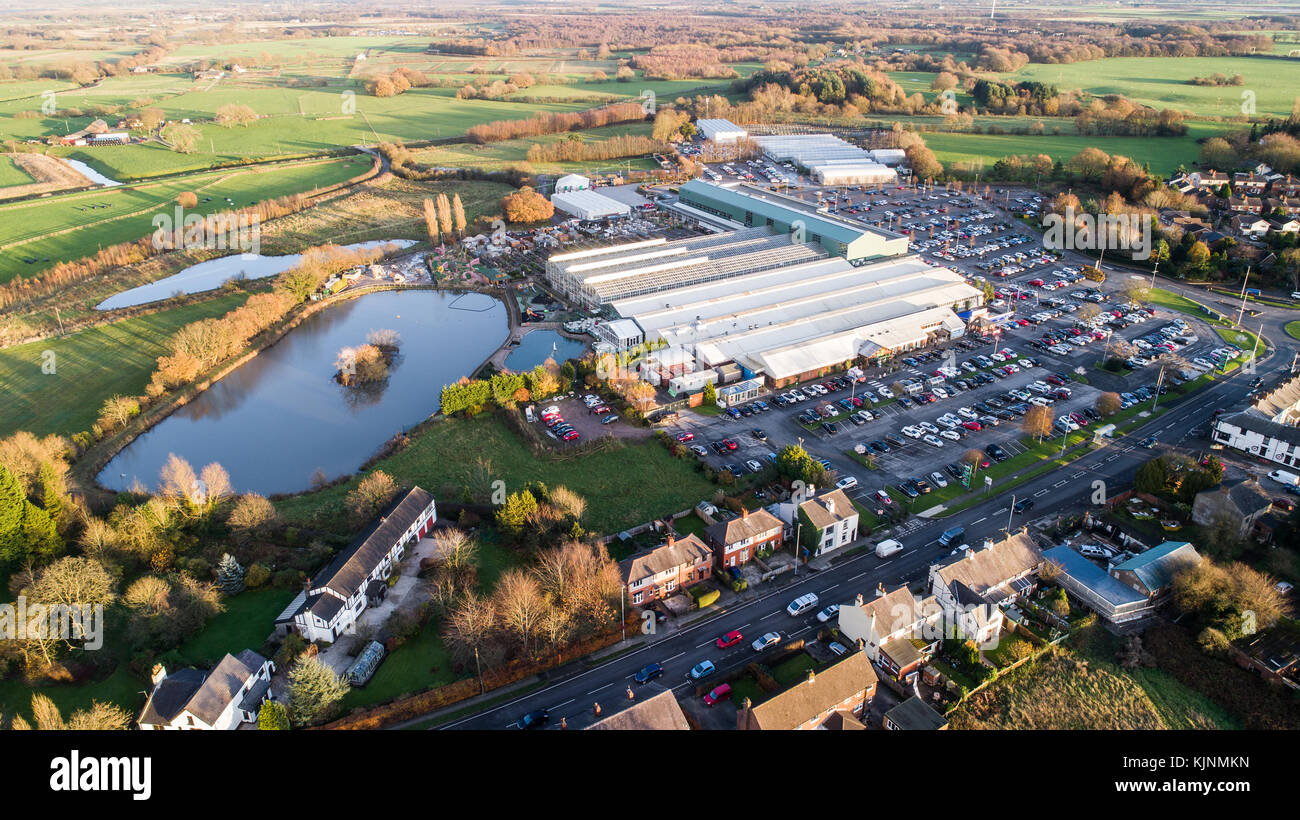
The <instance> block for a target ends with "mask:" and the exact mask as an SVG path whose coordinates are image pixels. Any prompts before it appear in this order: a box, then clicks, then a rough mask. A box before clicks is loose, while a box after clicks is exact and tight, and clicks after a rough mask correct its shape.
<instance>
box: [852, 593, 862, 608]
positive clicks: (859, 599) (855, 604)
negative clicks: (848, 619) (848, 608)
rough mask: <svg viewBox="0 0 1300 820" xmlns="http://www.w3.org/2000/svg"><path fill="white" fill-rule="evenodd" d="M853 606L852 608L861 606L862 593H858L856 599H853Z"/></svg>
mask: <svg viewBox="0 0 1300 820" xmlns="http://www.w3.org/2000/svg"><path fill="white" fill-rule="evenodd" d="M853 605H854V606H862V593H861V592H859V593H858V597H856V598H854V599H853Z"/></svg>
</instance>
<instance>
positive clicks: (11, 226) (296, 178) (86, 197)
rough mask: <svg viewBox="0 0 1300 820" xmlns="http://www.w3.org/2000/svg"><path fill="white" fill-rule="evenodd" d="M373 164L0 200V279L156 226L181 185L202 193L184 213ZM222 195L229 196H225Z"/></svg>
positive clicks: (299, 166) (327, 181)
mask: <svg viewBox="0 0 1300 820" xmlns="http://www.w3.org/2000/svg"><path fill="white" fill-rule="evenodd" d="M370 165H371V161H370V159H369V158H368V157H348V158H344V159H332V160H326V161H313V162H304V163H294V164H290V165H287V166H283V167H277V168H273V169H263V170H250V169H234V170H229V171H218V172H209V173H205V174H199V175H193V176H187V177H184V178H181V179H172V180H167V181H165V182H157V183H150V184H146V185H140V186H129V187H123V188H108V189H97V190H93V191H87V192H84V193H75V194H65V195H63V196H55V197H49V198H43V199H38V200H29V201H24V202H15V203H11V204H8V205H0V248H2V250H0V283H3V282H7V281H9V280H10V279H13V278H14V277H18V276H35V275H39V274H40V273H41V272H42V271H44V270H46V269H48V268H50V267H52V266H53V265H55V264H57V263H58V262H64V261H70V260H74V259H81V258H83V257H86V256H90V255H92V254H94V253H95V252H96V251H98V250H99V249H100V248H102V247H106V246H109V245H115V244H117V243H120V242H130V241H134V240H137V239H140V238H142V237H145V236H148V235H149V234H150V233H151V232H152V231H153V230H154V224H153V220H154V217H155V216H157V215H158V214H165V215H167V216H169V217H172V215H173V211H174V209H175V207H176V198H177V196H178V195H179V194H181V193H182V192H185V191H192V192H194V193H195V194H196V195H197V196H198V197H199V204H198V206H197V207H195V208H193V209H192V210H191V211H188V212H187V214H188V213H199V214H206V213H215V212H217V211H222V210H227V209H230V208H233V207H247V206H248V205H251V204H253V203H254V202H260V201H262V200H264V199H272V198H275V197H279V196H285V195H288V194H296V193H304V192H307V191H311V190H312V189H314V188H321V187H325V186H328V185H333V184H335V183H339V182H343V181H344V180H347V179H350V178H352V177H355V176H357V175H359V174H361V173H364V172H365V171H366V169H368V168H369V167H370ZM227 198H229V199H231V200H233V202H229V203H228V202H226V199H227ZM205 199H206V200H209V201H206V202H205V201H204V200H205ZM91 206H94V207H91ZM29 259H30V260H34V261H32V262H28V261H26V260H29Z"/></svg>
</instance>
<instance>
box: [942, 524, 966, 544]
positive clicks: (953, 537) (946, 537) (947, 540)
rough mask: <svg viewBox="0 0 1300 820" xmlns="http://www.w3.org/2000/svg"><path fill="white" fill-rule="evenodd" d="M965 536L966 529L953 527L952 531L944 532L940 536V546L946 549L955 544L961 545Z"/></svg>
mask: <svg viewBox="0 0 1300 820" xmlns="http://www.w3.org/2000/svg"><path fill="white" fill-rule="evenodd" d="M965 534H966V530H965V528H964V527H953V528H952V529H950V530H944V531H943V534H942V535H940V536H939V544H940V545H942V546H945V547H946V546H949V545H951V544H954V543H960V542H961V537H962V536H963V535H965Z"/></svg>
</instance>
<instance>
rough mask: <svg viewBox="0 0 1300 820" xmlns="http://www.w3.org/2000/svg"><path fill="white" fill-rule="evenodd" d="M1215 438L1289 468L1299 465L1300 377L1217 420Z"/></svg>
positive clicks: (1216, 440)
mask: <svg viewBox="0 0 1300 820" xmlns="http://www.w3.org/2000/svg"><path fill="white" fill-rule="evenodd" d="M1214 441H1215V442H1217V443H1219V444H1223V445H1225V446H1227V447H1231V448H1232V449H1234V450H1240V451H1241V452H1243V453H1249V454H1250V455H1253V456H1259V457H1260V458H1263V459H1267V460H1268V461H1272V462H1274V463H1276V464H1282V465H1284V466H1287V467H1300V378H1296V379H1291V380H1290V381H1287V382H1284V383H1283V384H1281V385H1280V386H1278V387H1277V389H1275V390H1273V391H1272V392H1271V393H1268V394H1267V395H1265V396H1262V397H1260V398H1259V399H1258V400H1257V401H1256V402H1255V404H1254V405H1252V406H1251V407H1249V408H1247V409H1245V410H1242V411H1240V412H1237V413H1228V414H1226V415H1223V416H1219V418H1217V419H1215V421H1214Z"/></svg>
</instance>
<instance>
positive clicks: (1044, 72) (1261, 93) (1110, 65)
mask: <svg viewBox="0 0 1300 820" xmlns="http://www.w3.org/2000/svg"><path fill="white" fill-rule="evenodd" d="M1213 74H1223V75H1226V76H1229V77H1231V76H1232V75H1234V74H1240V75H1241V76H1242V77H1243V78H1244V80H1245V82H1244V83H1243V84H1242V85H1240V86H1224V87H1216V86H1199V85H1190V84H1188V82H1187V80H1189V79H1191V78H1192V77H1208V76H1210V75H1213ZM1000 79H1002V80H1004V81H1013V82H1020V81H1022V80H1033V81H1037V82H1042V83H1048V84H1050V85H1055V86H1056V87H1057V88H1059V89H1060V90H1062V91H1069V90H1073V89H1082V90H1084V91H1087V92H1088V93H1090V94H1094V95H1098V96H1100V95H1104V94H1123V95H1124V96H1126V97H1128V98H1129V99H1130V100H1133V101H1134V102H1138V103H1142V104H1144V105H1149V106H1151V107H1153V108H1156V109H1160V108H1174V109H1177V110H1184V111H1191V112H1193V113H1195V114H1201V115H1210V116H1221V117H1235V116H1241V114H1242V113H1243V111H1242V105H1243V103H1244V102H1245V101H1244V100H1243V98H1242V93H1243V92H1251V93H1252V94H1253V95H1254V103H1255V113H1257V114H1258V115H1259V116H1261V117H1267V116H1268V115H1274V116H1279V115H1280V116H1286V115H1287V114H1289V113H1290V112H1291V105H1292V103H1293V102H1294V99H1295V89H1296V88H1300V59H1294V58H1286V57H1272V56H1266V55H1259V56H1255V57H1108V58H1106V59H1102V60H1087V61H1081V62H1077V63H1070V64H1056V65H1046V64H1041V63H1039V64H1030V65H1027V66H1025V67H1024V68H1022V69H1020V70H1019V71H1016V72H1014V73H1011V74H1004V75H1002V76H1001V78H1000Z"/></svg>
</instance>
